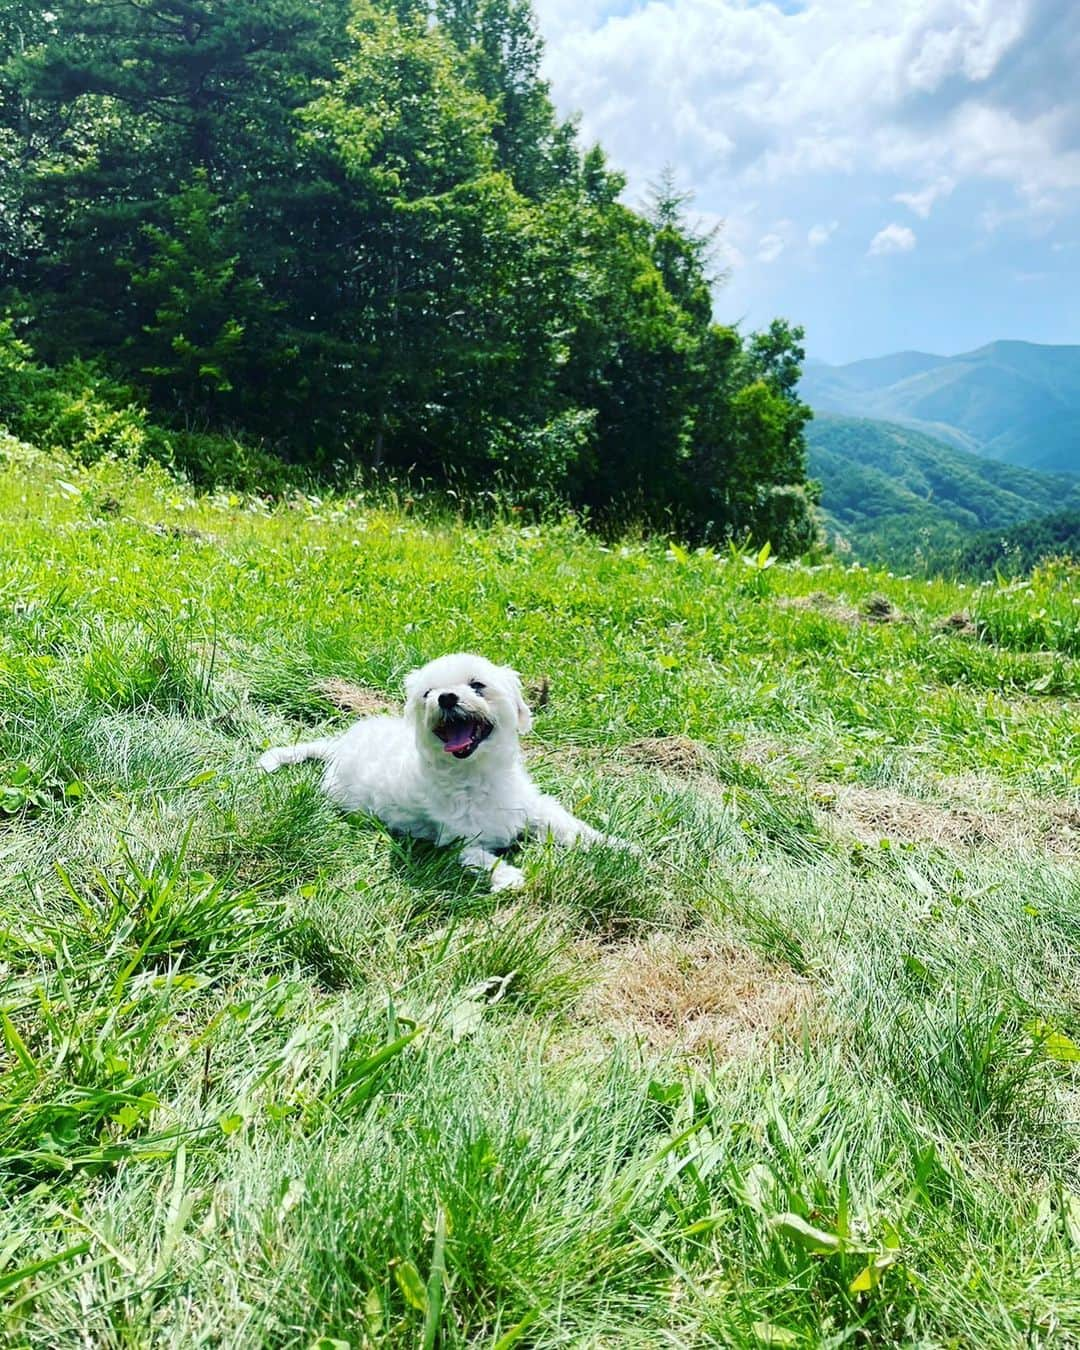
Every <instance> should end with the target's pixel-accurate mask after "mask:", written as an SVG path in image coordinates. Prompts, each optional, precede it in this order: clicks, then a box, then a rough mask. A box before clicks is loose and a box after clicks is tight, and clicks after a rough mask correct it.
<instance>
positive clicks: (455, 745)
mask: <svg viewBox="0 0 1080 1350" xmlns="http://www.w3.org/2000/svg"><path fill="white" fill-rule="evenodd" d="M472 734H473V729H472V724H471V723H469V722H463V723H462V724H461V726H460V727H458V728H457V730H456V731H454V732H453V734H452V735H451V737H450V739H449V740H448V741H443V749H444V750H449V751H450V753H451V754H453V752H454V751H455V750H464V749H465V747H466V746H467V745H468V744H469V742H470V741H471V740H472Z"/></svg>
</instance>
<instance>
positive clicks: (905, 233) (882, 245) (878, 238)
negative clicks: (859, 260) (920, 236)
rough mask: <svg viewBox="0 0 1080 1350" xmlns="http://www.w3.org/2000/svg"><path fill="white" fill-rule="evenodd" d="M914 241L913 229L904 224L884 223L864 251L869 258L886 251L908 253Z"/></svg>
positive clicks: (913, 245)
mask: <svg viewBox="0 0 1080 1350" xmlns="http://www.w3.org/2000/svg"><path fill="white" fill-rule="evenodd" d="M916 242H917V241H916V238H915V231H914V230H911V229H908V227H907V226H906V225H886V226H885V228H884V229H883V230H878V232H877V234H875V235H874V237H873V239H871V240H870V247H869V248H868V249H867V250H866V251H867V253H868V254H869V256H870V257H871V258H877V257H880V256H882V255H883V254H886V253H910V252H911V250H912V249H913V248H914V247H915V244H916Z"/></svg>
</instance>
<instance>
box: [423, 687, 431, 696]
mask: <svg viewBox="0 0 1080 1350" xmlns="http://www.w3.org/2000/svg"><path fill="white" fill-rule="evenodd" d="M430 693H431V690H430V689H425V690H424V697H425V698H427V696H428V694H430Z"/></svg>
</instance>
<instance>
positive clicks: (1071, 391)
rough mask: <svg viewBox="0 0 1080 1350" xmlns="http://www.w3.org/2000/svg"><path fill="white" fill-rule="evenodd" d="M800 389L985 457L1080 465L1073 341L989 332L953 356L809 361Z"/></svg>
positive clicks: (1056, 468) (1053, 466)
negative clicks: (987, 339)
mask: <svg viewBox="0 0 1080 1350" xmlns="http://www.w3.org/2000/svg"><path fill="white" fill-rule="evenodd" d="M800 389H801V393H802V396H803V398H805V399H806V401H807V402H808V403H809V404H810V405H811V407H813V408H815V410H818V411H821V412H834V413H843V414H846V415H849V416H855V417H870V418H879V419H882V420H885V421H891V422H900V423H904V424H906V425H909V426H912V427H914V428H917V429H919V430H922V431H925V432H927V433H928V434H930V435H933V436H935V437H937V438H938V439H943V440H946V441H948V442H950V443H951V444H953V445H956V446H958V447H959V448H961V449H966V450H972V451H976V452H978V453H979V454H983V455H986V456H988V457H990V458H992V459H1000V460H1004V461H1007V462H1008V463H1012V464H1018V465H1023V466H1026V467H1029V468H1036V469H1042V470H1046V471H1048V472H1067V473H1080V346H1059V347H1053V346H1043V345H1039V344H1036V343H1030V342H993V343H990V344H989V345H988V346H986V347H980V348H979V349H978V350H977V351H973V352H966V353H964V354H963V355H960V356H952V357H935V356H931V355H929V354H927V353H922V352H901V353H897V354H896V355H894V356H890V357H881V358H878V359H875V360H870V361H856V362H853V363H852V364H851V365H847V366H829V365H825V364H823V363H820V362H811V363H808V365H807V367H806V370H805V372H804V375H803V380H802V384H801V386H800Z"/></svg>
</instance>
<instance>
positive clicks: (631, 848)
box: [603, 834, 645, 858]
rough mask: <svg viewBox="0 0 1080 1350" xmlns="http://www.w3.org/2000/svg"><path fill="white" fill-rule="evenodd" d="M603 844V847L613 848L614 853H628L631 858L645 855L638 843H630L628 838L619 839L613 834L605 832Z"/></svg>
mask: <svg viewBox="0 0 1080 1350" xmlns="http://www.w3.org/2000/svg"><path fill="white" fill-rule="evenodd" d="M603 844H604V847H605V848H611V849H614V850H615V852H616V853H629V854H630V856H631V857H632V858H644V856H645V854H644V853H643V852H642V850H641V848H640V846H639V845H638V844H634V843H631V841H630V840H629V839H620V838H619V837H618V836H617V835H614V834H605V835H604V837H603Z"/></svg>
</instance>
